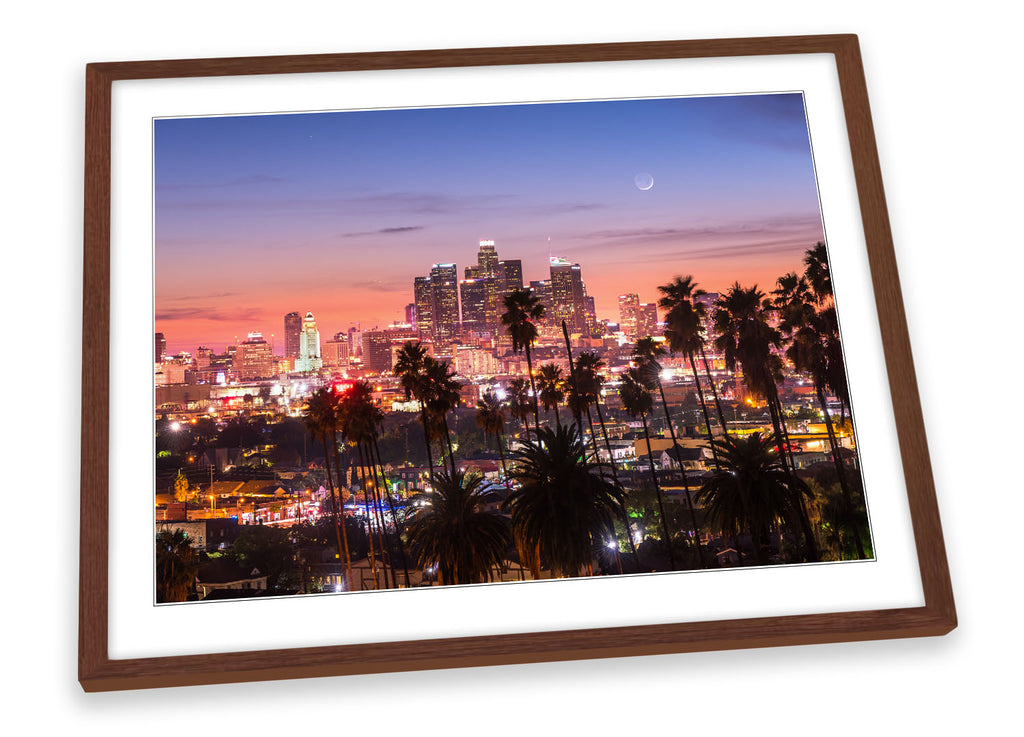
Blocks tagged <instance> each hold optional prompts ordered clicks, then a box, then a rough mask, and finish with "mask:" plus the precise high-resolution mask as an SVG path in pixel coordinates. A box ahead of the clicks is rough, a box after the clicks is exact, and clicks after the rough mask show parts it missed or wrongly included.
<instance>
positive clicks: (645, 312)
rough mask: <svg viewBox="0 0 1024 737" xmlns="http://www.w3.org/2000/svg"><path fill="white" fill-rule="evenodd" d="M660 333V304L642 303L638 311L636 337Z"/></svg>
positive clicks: (646, 336)
mask: <svg viewBox="0 0 1024 737" xmlns="http://www.w3.org/2000/svg"><path fill="white" fill-rule="evenodd" d="M660 334H661V331H660V330H659V325H658V305H657V304H656V303H654V302H651V303H650V304H642V305H640V307H639V309H638V310H637V313H636V338H637V339H640V338H648V337H651V336H654V335H660Z"/></svg>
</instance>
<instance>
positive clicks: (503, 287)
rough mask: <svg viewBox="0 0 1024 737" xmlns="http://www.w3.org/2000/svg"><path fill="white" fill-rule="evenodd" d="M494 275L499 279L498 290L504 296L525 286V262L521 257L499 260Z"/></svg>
mask: <svg viewBox="0 0 1024 737" xmlns="http://www.w3.org/2000/svg"><path fill="white" fill-rule="evenodd" d="M494 275H495V276H496V277H497V279H498V291H499V292H500V294H501V295H502V296H504V295H506V294H508V293H509V292H512V291H514V290H516V289H522V288H523V262H522V261H520V260H519V259H510V260H505V261H499V262H498V265H497V266H496V267H495V270H494Z"/></svg>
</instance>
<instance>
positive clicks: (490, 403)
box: [476, 391, 509, 485]
mask: <svg viewBox="0 0 1024 737" xmlns="http://www.w3.org/2000/svg"><path fill="white" fill-rule="evenodd" d="M476 424H477V425H478V426H479V427H480V428H481V429H482V430H483V431H484V434H485V435H487V436H490V435H493V436H494V441H495V443H497V445H498V457H499V458H501V472H502V474H503V475H504V476H505V484H506V485H508V484H509V476H508V468H506V467H505V448H504V445H505V443H504V442H503V440H502V436H503V435H504V434H505V406H504V404H503V403H502V401H501V400H500V399H498V397H497V395H496V394H495V393H494V392H492V391H486V392H484V395H483V396H482V397H480V400H479V401H478V402H477V403H476Z"/></svg>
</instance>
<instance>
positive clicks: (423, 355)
mask: <svg viewBox="0 0 1024 737" xmlns="http://www.w3.org/2000/svg"><path fill="white" fill-rule="evenodd" d="M427 358H428V356H427V349H426V348H425V347H424V345H423V344H422V343H419V342H417V343H413V342H412V341H408V342H407V343H405V345H403V346H402V347H401V348H400V349H399V351H398V355H397V357H396V359H395V366H394V368H393V369H392V372H393V373H394V374H395V376H397V377H399V378H400V379H401V382H402V388H403V389H404V390H405V398H406V400H409V399H411V398H415V399H416V401H417V402H419V405H420V421H421V422H422V423H423V439H424V442H425V443H426V445H427V464H428V465H429V466H430V475H431V476H433V475H434V454H433V452H432V451H431V449H430V423H429V422H428V421H427V402H426V399H427V397H426V390H427V385H426V381H425V374H426V359H427Z"/></svg>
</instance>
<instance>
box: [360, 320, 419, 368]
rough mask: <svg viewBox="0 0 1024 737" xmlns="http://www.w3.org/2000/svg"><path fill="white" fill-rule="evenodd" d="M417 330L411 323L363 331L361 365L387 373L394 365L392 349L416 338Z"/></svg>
mask: <svg viewBox="0 0 1024 737" xmlns="http://www.w3.org/2000/svg"><path fill="white" fill-rule="evenodd" d="M417 332H418V331H416V330H415V329H414V328H413V327H412V326H411V325H392V326H390V327H388V328H385V329H384V330H368V331H366V332H365V333H363V367H364V368H366V369H367V370H369V371H372V372H374V373H378V374H386V373H389V372H390V371H391V368H392V366H393V365H394V364H393V361H394V349H395V348H396V347H400V346H402V345H404V344H405V343H406V342H407V341H410V340H416V338H417Z"/></svg>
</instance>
